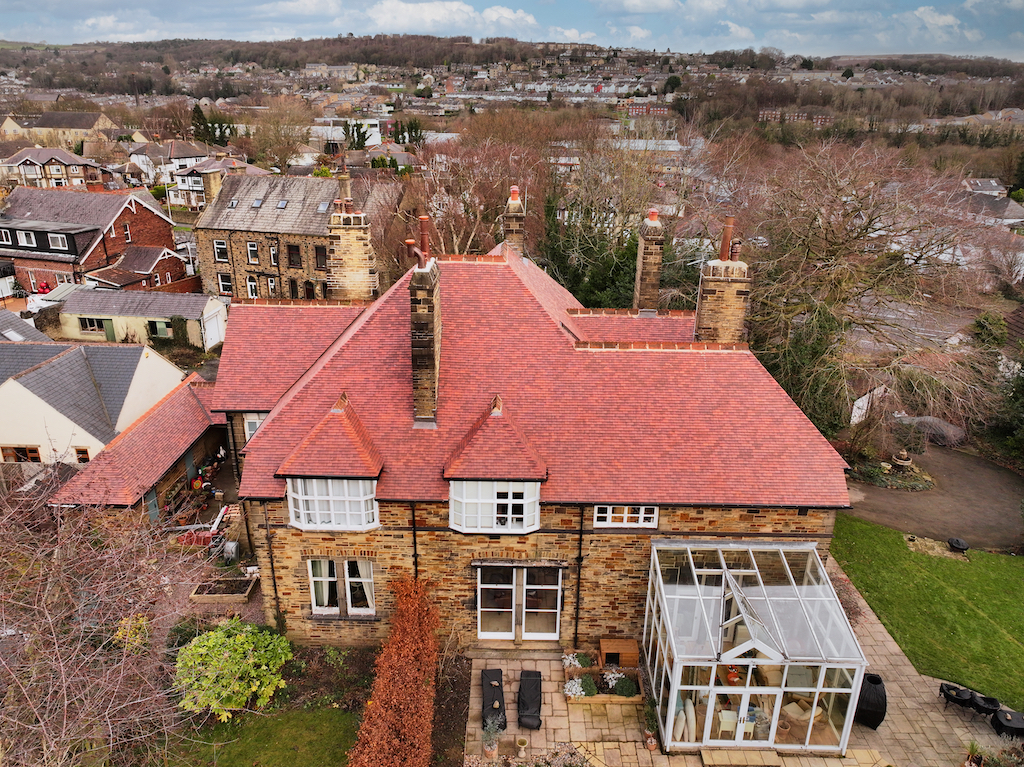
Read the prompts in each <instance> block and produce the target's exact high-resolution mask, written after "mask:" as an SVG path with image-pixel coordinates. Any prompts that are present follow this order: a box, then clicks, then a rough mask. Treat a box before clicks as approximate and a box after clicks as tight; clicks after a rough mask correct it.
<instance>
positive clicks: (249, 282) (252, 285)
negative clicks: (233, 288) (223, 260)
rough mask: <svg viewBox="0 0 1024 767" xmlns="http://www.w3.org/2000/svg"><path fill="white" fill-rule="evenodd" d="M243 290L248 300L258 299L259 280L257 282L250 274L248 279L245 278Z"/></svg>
mask: <svg viewBox="0 0 1024 767" xmlns="http://www.w3.org/2000/svg"><path fill="white" fill-rule="evenodd" d="M245 288H246V294H247V295H248V296H249V298H259V297H260V283H259V280H257V279H256V278H255V277H254V276H252V275H251V274H250V275H249V276H248V277H246V278H245Z"/></svg>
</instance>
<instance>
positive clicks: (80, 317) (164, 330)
mask: <svg viewBox="0 0 1024 767" xmlns="http://www.w3.org/2000/svg"><path fill="white" fill-rule="evenodd" d="M175 317H180V318H182V320H184V323H185V331H186V338H185V339H184V342H185V343H188V344H190V345H192V346H195V347H197V348H199V349H203V350H206V349H210V348H211V347H213V346H216V345H217V344H219V343H221V342H222V341H223V340H224V332H225V329H226V327H227V318H228V312H227V307H226V306H225V305H224V302H223V301H221V300H220V299H218V298H214V297H213V296H208V295H204V294H202V293H160V292H153V291H130V292H129V291H119V290H76V291H75V292H74V293H72V294H71V295H69V296H68V297H67V298H66V299H65V300H64V305H63V306H62V307H61V311H60V327H61V334H62V335H63V336H64V337H65V338H69V339H73V340H76V341H95V340H104V341H122V342H123V341H127V342H129V343H145V342H146V340H147V339H150V338H165V339H174V322H173V318H175ZM176 340H181V339H176Z"/></svg>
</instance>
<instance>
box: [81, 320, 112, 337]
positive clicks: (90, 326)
mask: <svg viewBox="0 0 1024 767" xmlns="http://www.w3.org/2000/svg"><path fill="white" fill-rule="evenodd" d="M78 329H79V330H80V331H81V332H82V333H105V332H106V331H105V330H104V328H103V320H102V319H100V318H99V317H79V318H78Z"/></svg>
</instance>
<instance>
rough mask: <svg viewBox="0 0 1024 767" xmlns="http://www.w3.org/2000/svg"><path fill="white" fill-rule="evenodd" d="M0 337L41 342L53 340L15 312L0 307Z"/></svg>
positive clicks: (7, 339)
mask: <svg viewBox="0 0 1024 767" xmlns="http://www.w3.org/2000/svg"><path fill="white" fill-rule="evenodd" d="M0 339H3V340H5V341H15V342H18V341H28V342H30V343H43V344H45V343H50V342H52V341H53V339H52V338H50V337H49V336H48V335H46V333H43V332H42V331H41V330H37V329H36V326H35V325H33V324H32V323H31V322H28V321H27V320H23V319H22V318H21V317H19V316H18V315H17V314H15V313H14V312H10V311H8V310H7V309H0Z"/></svg>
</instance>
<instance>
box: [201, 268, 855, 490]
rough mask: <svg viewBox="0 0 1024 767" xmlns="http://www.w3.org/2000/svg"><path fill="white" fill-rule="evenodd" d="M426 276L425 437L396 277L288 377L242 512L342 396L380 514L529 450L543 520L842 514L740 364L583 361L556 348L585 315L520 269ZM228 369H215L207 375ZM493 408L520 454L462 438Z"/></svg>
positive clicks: (569, 349) (259, 448)
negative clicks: (766, 511) (434, 363)
mask: <svg viewBox="0 0 1024 767" xmlns="http://www.w3.org/2000/svg"><path fill="white" fill-rule="evenodd" d="M439 267H440V272H441V274H440V279H441V307H442V308H441V317H442V348H441V363H440V378H439V385H438V401H437V428H436V429H414V428H413V404H412V384H411V379H412V372H411V342H410V322H409V275H408V274H406V275H405V276H404V277H402V278H401V279H400V280H398V282H397V283H396V284H395V285H394V286H392V288H391V289H390V290H389V291H388V292H387V293H385V294H384V295H383V296H382V297H381V298H379V299H378V300H377V301H376V302H375V303H374V304H373V305H372V306H370V307H368V308H367V309H366V310H364V311H363V312H362V314H360V316H359V317H358V318H356V320H355V321H354V322H353V323H352V324H351V325H350V326H349V327H348V328H347V329H346V330H345V332H344V334H342V335H341V336H340V337H339V338H338V340H337V341H335V342H334V343H333V344H332V345H331V346H330V348H329V349H328V350H327V351H326V352H325V353H324V354H323V355H322V356H321V357H320V358H319V359H317V360H316V361H315V362H314V363H313V364H312V366H311V367H310V368H309V369H308V370H307V371H305V372H304V373H303V374H302V375H301V377H299V376H298V375H297V371H294V370H293V371H292V374H291V375H292V377H293V379H297V380H296V383H295V384H294V385H292V387H291V388H290V389H289V390H288V391H287V392H286V393H285V395H284V396H283V397H281V398H280V401H279V402H278V403H277V404H276V405H275V407H274V409H273V410H272V411H271V412H270V415H269V416H268V418H267V419H266V420H265V421H264V423H263V425H262V426H261V428H260V430H259V431H258V432H257V433H256V434H255V435H254V436H253V438H252V439H251V440H250V441H249V443H248V445H247V446H246V448H245V455H246V460H245V470H244V474H243V476H242V483H241V487H240V489H239V495H240V496H241V497H247V498H283V497H284V495H285V482H284V480H283V479H282V478H281V476H280V475H281V470H282V464H284V462H285V459H287V458H288V457H289V456H291V455H293V454H294V453H295V451H296V447H297V446H298V445H299V444H300V443H301V442H302V441H303V440H304V439H306V438H307V436H308V435H309V432H310V429H311V428H312V425H315V424H317V423H320V422H321V421H322V420H323V419H324V417H325V416H326V415H327V414H328V412H329V411H330V410H331V408H332V407H333V405H334V404H335V402H336V401H337V398H338V396H339V393H340V392H345V393H346V395H347V397H348V401H349V402H350V403H351V404H352V406H353V407H354V408H355V409H356V410H357V412H358V413H359V417H360V419H361V421H362V423H363V424H364V425H365V427H366V430H367V432H368V433H369V435H370V437H371V439H372V440H373V444H374V445H375V446H376V447H377V449H378V450H379V451H380V453H381V455H382V456H383V460H384V467H383V470H382V472H381V475H380V478H379V480H378V484H377V498H378V499H380V500H392V501H394V500H401V501H409V500H422V501H444V500H446V499H447V498H448V482H447V481H446V479H445V477H444V476H443V474H442V470H443V469H444V467H445V466H446V465H448V466H449V467H452V466H454V467H456V468H455V470H456V471H459V472H460V473H461V463H462V462H465V464H466V465H467V466H468V467H471V468H470V469H467V471H468V472H469V473H482V472H487V473H491V474H493V473H495V472H496V471H497V470H498V467H496V466H495V465H493V464H494V462H492V463H491V465H488V463H487V460H486V452H487V451H486V450H484V449H481V450H477V449H476V448H475V447H474V441H475V440H476V439H478V438H480V439H481V440H482V442H481V444H482V446H483V447H492V448H494V449H496V450H497V449H500V450H501V451H503V452H501V454H500V457H501V458H502V459H507V460H510V461H514V462H517V464H524V463H528V461H527V460H526V459H527V458H528V457H529V452H530V451H531V450H532V451H535V452H536V455H537V458H538V460H539V462H541V463H542V465H543V466H544V467H546V471H547V479H546V480H545V481H543V482H542V484H541V500H542V502H545V503H595V502H600V503H624V504H639V503H651V504H664V505H698V506H700V505H709V506H715V505H728V506H751V507H774V506H784V507H805V506H806V507H832V508H836V507H838V508H842V507H847V506H848V505H849V496H848V494H847V491H846V482H845V477H844V473H843V469H844V468H845V463H844V462H843V460H842V459H841V458H840V457H839V455H838V454H837V453H836V452H835V451H834V450H833V449H832V447H831V446H830V445H829V444H828V442H827V441H826V440H825V439H824V437H822V436H821V434H820V433H819V432H818V431H817V430H816V429H815V428H814V426H813V425H812V424H811V423H810V421H808V420H807V418H806V416H804V414H803V413H802V412H801V411H800V410H799V408H797V407H796V405H795V404H793V402H792V400H790V398H789V397H788V396H787V395H786V393H785V392H784V391H783V390H782V389H781V388H780V387H779V385H778V384H777V383H776V382H775V380H774V379H773V378H772V377H771V376H770V375H769V374H768V372H767V371H766V370H765V369H764V368H763V367H762V366H761V364H760V363H759V362H758V361H757V359H756V358H755V357H754V355H753V354H751V353H750V351H748V350H746V348H745V347H742V346H741V347H737V348H733V347H725V348H721V347H719V346H717V345H713V344H712V345H707V344H700V343H692V342H689V343H687V342H678V343H657V344H654V346H655V347H658V348H637V347H642V346H646V344H644V343H639V342H638V343H635V344H631V343H627V344H625V345H622V346H620V345H617V344H607V345H602V344H595V345H591V344H589V343H587V342H582V341H577V340H576V339H577V338H580V337H581V335H580V334H579V333H576V334H575V337H574V335H573V333H571V332H566V330H571V329H572V327H574V326H576V327H578V326H579V325H580V324H582V323H584V322H585V319H584V318H581V317H579V316H573V315H571V314H570V313H569V311H568V310H569V309H575V310H583V307H582V306H581V305H580V304H579V302H578V301H576V300H575V299H574V298H573V297H572V296H571V295H570V294H569V293H568V292H567V291H565V289H564V288H562V287H561V286H559V285H557V283H555V282H554V281H553V280H552V279H551V278H550V277H548V276H547V275H546V274H544V273H543V271H542V270H541V269H540V268H538V267H537V266H536V265H534V264H533V263H532V262H529V261H525V260H523V259H520V258H519V257H518V256H514V255H513V256H510V257H509V258H508V259H507V260H506V259H505V258H504V257H501V256H495V257H491V258H479V257H472V260H467V261H463V260H461V259H456V257H452V260H444V259H442V260H440V262H439ZM247 308H248V309H249V311H251V312H253V313H254V314H255V313H258V312H259V311H260V309H261V307H247ZM651 319H652V321H656V322H662V321H663V320H662V319H661V318H651ZM277 321H278V322H284V321H285V319H284V316H283V315H279V316H278V318H277ZM635 321H636V322H637V323H638V324H639V323H641V322H643V321H644V320H642V319H640V318H638V319H636V320H635ZM664 321H669V322H670V321H675V322H678V323H679V324H680V325H681V326H686V325H688V324H689V323H691V322H692V320H691V319H690V318H688V317H684V316H679V317H676V318H675V319H674V320H672V319H671V318H667V319H666V320H664ZM253 324H254V325H255V324H256V323H253ZM681 332H684V331H682V330H681ZM598 347H599V348H598ZM258 348H260V347H259V343H258V340H257V341H256V343H253V344H252V345H251V346H250V347H249V352H250V357H251V359H250V361H249V362H250V364H251V365H252V369H257V368H258V366H259V365H260V362H259V360H257V359H256V358H257V357H260V356H261V355H259V354H257V353H256V352H255V350H256V349H258ZM271 361H273V362H274V363H276V359H275V358H274V356H273V355H272V354H271V355H268V356H266V357H263V363H262V365H263V368H264V369H266V368H269V367H270V366H271V365H272V364H273V363H272V362H271ZM229 367H230V365H229V364H228V360H226V359H224V358H222V360H221V366H220V372H219V376H221V375H223V374H224V373H225V371H226V369H227V368H229ZM228 373H229V375H230V374H231V372H230V371H228ZM249 385H250V386H251V387H252V388H254V389H255V390H257V391H259V390H260V389H262V388H263V380H262V379H260V378H258V377H255V376H254V377H252V378H251V379H250V381H249ZM496 394H497V395H500V398H501V401H502V403H503V411H504V410H505V409H506V408H507V412H508V413H510V414H514V424H515V425H516V426H517V427H518V430H519V434H521V435H522V436H521V437H519V435H517V434H516V435H514V432H512V431H511V430H508V429H507V427H506V428H505V429H501V428H496V429H493V430H492V429H491V428H488V429H486V430H484V429H483V428H482V427H483V425H484V424H479V423H478V422H479V419H480V415H481V413H482V412H483V411H484V410H485V409H486V408H487V407H488V406H489V405H491V404H492V403H493V402H494V397H495V395H496ZM253 396H254V397H255V396H258V395H257V394H254V395H253ZM489 419H490V417H488V419H485V420H489ZM487 425H488V426H490V425H489V424H487ZM474 428H475V429H476V434H474V433H473V432H474ZM467 435H468V436H467ZM481 435H482V436H481ZM513 435H514V436H515V439H512V438H511V437H512V436H513ZM466 445H469V446H470V448H472V449H471V450H469V452H468V453H467V451H466V447H465V446H466ZM334 476H338V475H334ZM342 476H343V475H342Z"/></svg>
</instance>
